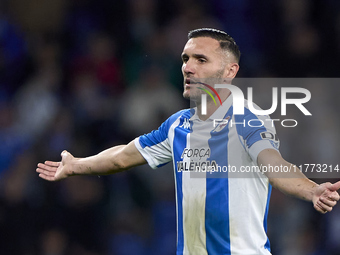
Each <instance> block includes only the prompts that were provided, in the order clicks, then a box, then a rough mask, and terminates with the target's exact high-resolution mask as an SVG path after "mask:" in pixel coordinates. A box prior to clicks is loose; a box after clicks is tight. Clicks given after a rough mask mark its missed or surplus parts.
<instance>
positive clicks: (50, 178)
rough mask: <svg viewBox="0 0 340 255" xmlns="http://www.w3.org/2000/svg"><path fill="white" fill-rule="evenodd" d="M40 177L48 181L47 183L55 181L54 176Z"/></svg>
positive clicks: (43, 175) (40, 175) (42, 175)
mask: <svg viewBox="0 0 340 255" xmlns="http://www.w3.org/2000/svg"><path fill="white" fill-rule="evenodd" d="M39 177H40V178H42V179H44V180H46V181H55V177H54V176H49V175H45V174H39Z"/></svg>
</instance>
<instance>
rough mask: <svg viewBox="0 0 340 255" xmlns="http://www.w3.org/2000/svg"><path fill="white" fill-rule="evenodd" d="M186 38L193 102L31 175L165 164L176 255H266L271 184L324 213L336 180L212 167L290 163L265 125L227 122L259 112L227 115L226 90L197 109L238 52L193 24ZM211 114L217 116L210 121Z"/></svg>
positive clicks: (224, 38)
mask: <svg viewBox="0 0 340 255" xmlns="http://www.w3.org/2000/svg"><path fill="white" fill-rule="evenodd" d="M188 39H189V40H188V41H187V43H186V45H185V47H184V50H183V53H182V61H183V65H182V73H183V78H184V92H183V96H184V97H185V98H190V99H191V100H193V101H195V102H196V106H197V107H193V108H192V109H187V110H182V111H179V112H177V113H175V114H173V115H172V116H170V117H169V118H168V119H167V120H166V121H165V122H164V123H163V124H162V125H161V126H160V127H159V129H158V130H154V131H152V132H151V133H149V134H146V135H142V136H140V137H138V138H136V139H135V140H134V141H131V142H130V143H129V144H127V145H120V146H115V147H112V148H109V149H107V150H105V151H103V152H101V153H99V154H97V155H94V156H90V157H86V158H75V157H73V156H72V155H71V154H70V153H69V152H67V151H63V152H62V153H61V157H62V159H61V161H60V162H52V161H46V162H45V163H39V164H38V168H37V172H38V173H39V176H40V177H41V178H43V179H45V180H48V181H57V180H61V179H64V178H67V177H69V176H73V175H84V174H93V175H104V174H113V173H116V172H120V171H124V170H127V169H129V168H132V167H134V166H138V165H142V164H146V163H148V164H149V165H150V166H151V167H152V168H158V167H160V166H162V165H164V164H166V163H168V162H170V161H172V162H173V164H174V172H175V185H176V201H177V253H176V254H177V255H182V254H183V255H189V254H190V255H198V254H199V255H204V254H209V255H215V254H216V255H224V254H225V255H227V254H232V255H234V254H235V255H236V254H247V255H260V254H263V255H265V254H270V245H269V240H268V237H267V235H266V220H267V214H268V204H269V198H270V193H271V187H272V186H274V187H275V188H278V189H279V190H281V191H282V192H284V193H286V194H290V195H294V196H296V197H298V198H301V199H304V200H307V201H311V202H312V203H313V205H314V208H315V209H316V210H317V211H319V212H320V213H326V212H330V211H331V210H332V207H333V206H335V204H336V203H337V201H338V200H339V194H338V193H337V190H338V189H339V188H340V182H337V183H335V184H331V183H323V184H320V185H318V184H316V183H315V182H313V181H311V180H309V179H308V178H306V177H305V176H304V175H303V174H302V173H301V172H300V171H290V172H289V173H283V172H282V173H275V174H273V173H270V172H266V174H263V173H262V172H259V171H257V172H256V171H254V172H249V173H246V175H242V176H241V177H242V178H241V177H240V176H235V178H233V177H232V176H233V175H232V173H231V172H229V171H215V170H217V169H225V170H226V167H227V166H232V167H233V168H234V169H241V167H243V168H245V167H253V166H263V167H267V168H268V169H269V168H270V167H273V166H278V167H281V168H282V167H286V168H287V169H296V168H294V167H293V168H291V166H292V165H291V164H290V163H288V162H287V161H285V160H284V159H283V158H282V157H281V154H280V153H279V151H278V143H279V142H278V139H277V138H276V137H277V136H276V133H275V128H274V127H272V125H270V124H271V123H270V122H268V121H267V122H265V123H266V124H265V125H263V126H261V127H249V126H245V125H240V124H238V125H231V124H232V121H233V122H234V123H245V122H244V121H247V120H250V119H259V120H260V119H261V118H264V117H265V116H257V115H255V114H253V113H251V112H250V111H249V110H248V108H247V107H245V109H244V115H234V114H233V105H232V95H231V92H230V90H228V89H219V90H218V95H219V97H220V99H221V102H222V105H219V104H215V103H214V102H213V100H212V99H211V98H210V99H209V98H208V99H207V100H206V113H203V112H202V111H201V108H202V107H201V106H202V103H203V101H202V100H201V98H202V94H203V93H204V89H205V88H206V87H208V86H210V85H211V84H210V85H209V84H204V83H203V82H202V79H205V80H206V81H209V79H210V80H216V79H217V80H231V79H233V78H234V77H235V76H236V74H237V72H238V70H239V65H238V62H239V58H240V52H239V49H238V46H237V45H236V43H235V41H234V40H233V38H232V37H230V36H229V35H228V34H227V33H225V32H223V31H219V30H215V29H206V28H204V29H197V30H193V31H191V32H189V35H188ZM215 97H217V95H215ZM216 99H217V98H216ZM266 117H267V116H266ZM213 119H220V120H224V121H223V122H221V123H215V122H212V120H213ZM227 121H228V122H227ZM212 123H215V124H217V125H212ZM268 123H269V124H268ZM197 170H198V172H197V173H196V171H197ZM203 170H204V171H203ZM213 170H214V171H213ZM195 174H198V175H195ZM286 177H289V178H286Z"/></svg>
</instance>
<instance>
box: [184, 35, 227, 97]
mask: <svg viewBox="0 0 340 255" xmlns="http://www.w3.org/2000/svg"><path fill="white" fill-rule="evenodd" d="M182 61H183V65H182V73H183V78H184V92H183V97H184V98H187V99H191V100H194V101H196V100H200V98H201V94H202V90H200V89H197V87H198V86H200V87H202V85H200V84H197V83H196V84H195V82H198V81H202V79H207V78H222V77H223V76H224V74H225V66H226V63H225V55H224V53H222V50H221V48H220V44H219V42H218V41H217V40H215V39H212V38H210V37H197V38H192V39H190V40H189V41H188V42H187V43H186V45H185V46H184V50H183V53H182ZM209 85H211V86H214V84H209Z"/></svg>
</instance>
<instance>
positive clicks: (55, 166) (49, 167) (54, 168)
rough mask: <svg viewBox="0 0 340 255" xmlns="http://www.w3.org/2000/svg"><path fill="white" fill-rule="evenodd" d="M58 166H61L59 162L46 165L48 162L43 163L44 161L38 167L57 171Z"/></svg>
mask: <svg viewBox="0 0 340 255" xmlns="http://www.w3.org/2000/svg"><path fill="white" fill-rule="evenodd" d="M56 163H58V162H56ZM58 167H59V164H56V165H54V166H50V165H46V164H42V163H39V164H38V168H41V169H44V170H47V171H56V170H57V168H58Z"/></svg>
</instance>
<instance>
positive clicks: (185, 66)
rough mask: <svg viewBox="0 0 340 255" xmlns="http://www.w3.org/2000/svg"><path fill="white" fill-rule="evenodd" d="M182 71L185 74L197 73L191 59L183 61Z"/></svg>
mask: <svg viewBox="0 0 340 255" xmlns="http://www.w3.org/2000/svg"><path fill="white" fill-rule="evenodd" d="M182 72H183V74H186V75H188V74H194V73H195V70H194V67H193V65H192V63H191V62H190V61H189V60H188V61H187V62H186V63H183V65H182Z"/></svg>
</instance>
